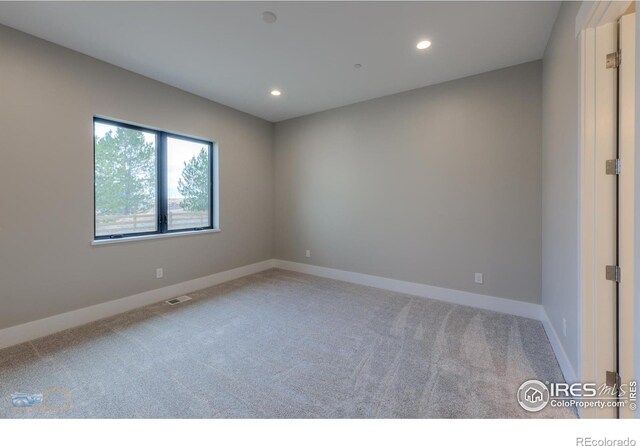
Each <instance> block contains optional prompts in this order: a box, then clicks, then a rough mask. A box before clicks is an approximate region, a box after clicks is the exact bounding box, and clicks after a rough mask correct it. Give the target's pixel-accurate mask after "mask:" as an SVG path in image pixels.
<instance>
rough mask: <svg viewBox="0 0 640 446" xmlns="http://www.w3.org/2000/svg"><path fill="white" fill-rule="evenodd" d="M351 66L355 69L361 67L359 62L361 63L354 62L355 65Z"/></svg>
mask: <svg viewBox="0 0 640 446" xmlns="http://www.w3.org/2000/svg"><path fill="white" fill-rule="evenodd" d="M353 68H356V69H358V68H362V64H361V63H357V64H355V65H354V66H353Z"/></svg>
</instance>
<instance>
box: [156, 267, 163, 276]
mask: <svg viewBox="0 0 640 446" xmlns="http://www.w3.org/2000/svg"><path fill="white" fill-rule="evenodd" d="M163 277H164V270H163V269H162V268H156V279H162V278H163Z"/></svg>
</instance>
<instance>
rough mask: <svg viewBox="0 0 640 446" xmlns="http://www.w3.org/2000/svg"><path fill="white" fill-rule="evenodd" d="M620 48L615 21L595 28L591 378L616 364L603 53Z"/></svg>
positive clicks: (609, 133)
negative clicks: (609, 271) (608, 270)
mask: <svg viewBox="0 0 640 446" xmlns="http://www.w3.org/2000/svg"><path fill="white" fill-rule="evenodd" d="M617 50H618V24H617V23H608V24H606V25H602V26H599V27H597V28H596V30H595V73H596V76H595V104H594V107H595V109H596V116H597V119H596V123H595V163H594V165H595V171H594V186H595V188H594V194H595V208H596V213H595V222H594V223H595V224H594V229H595V230H594V232H595V234H594V235H595V246H594V254H595V255H594V258H595V271H596V273H595V277H594V280H595V302H594V327H593V333H591V334H592V335H593V336H594V344H593V345H594V351H593V356H594V366H595V369H594V370H593V378H594V380H595V381H596V382H597V383H598V385H601V384H605V383H606V381H607V380H606V375H607V371H616V370H617V356H616V344H617V321H616V314H617V311H616V306H617V305H616V299H617V287H618V285H617V283H616V282H615V281H612V280H608V279H607V278H606V276H605V271H606V268H607V266H609V265H617V260H618V259H617V256H618V253H617V249H616V246H617V217H616V215H617V178H616V176H614V175H608V174H607V172H606V170H605V166H606V163H607V161H608V160H612V159H616V158H617V156H618V144H617V142H618V141H617V140H618V136H617V129H618V123H617V121H618V113H617V103H618V101H617V91H618V73H617V69H611V68H607V66H606V60H607V55H608V54H611V53H615V52H616V51H617ZM589 416H595V417H602V418H615V417H616V410H615V409H603V410H594V411H592V413H590V414H589Z"/></svg>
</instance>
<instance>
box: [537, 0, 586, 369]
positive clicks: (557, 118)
mask: <svg viewBox="0 0 640 446" xmlns="http://www.w3.org/2000/svg"><path fill="white" fill-rule="evenodd" d="M578 9H580V2H564V3H563V4H562V7H561V9H560V12H559V14H558V18H557V19H556V23H555V25H554V28H553V31H552V33H551V37H550V39H549V43H548V44H547V49H546V51H545V54H544V59H543V89H542V90H543V116H544V119H543V145H542V146H543V149H542V160H543V161H542V184H543V187H542V203H543V205H542V304H543V306H544V308H545V310H546V312H547V314H548V315H549V319H550V320H551V323H552V324H553V326H554V327H555V329H556V332H557V333H558V334H559V335H560V340H561V342H562V344H563V347H564V349H565V351H566V352H567V355H568V356H569V360H570V361H571V364H572V365H573V367H574V369H575V370H576V371H577V370H578V348H579V343H578V340H579V332H580V326H579V320H578V308H579V276H578V273H579V232H578V227H579V207H578V205H579V193H578V192H579V191H578V187H579V183H578V175H579V170H578V168H579V157H578V154H579V146H578V116H579V110H578V89H579V84H580V82H579V75H578V68H579V58H578V56H579V42H578V40H577V39H576V37H575V18H576V14H577V13H578ZM563 317H565V318H566V320H567V336H566V337H564V336H563V334H562V318H563Z"/></svg>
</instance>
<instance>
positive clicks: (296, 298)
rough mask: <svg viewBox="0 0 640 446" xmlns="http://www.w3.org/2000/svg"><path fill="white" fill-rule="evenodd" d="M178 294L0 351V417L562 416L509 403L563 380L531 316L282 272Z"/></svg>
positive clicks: (563, 414)
mask: <svg viewBox="0 0 640 446" xmlns="http://www.w3.org/2000/svg"><path fill="white" fill-rule="evenodd" d="M191 297H193V300H191V301H188V302H185V303H182V304H180V305H177V306H169V305H167V304H165V303H159V304H155V305H151V306H148V307H145V308H141V309H138V310H135V311H131V312H129V313H125V314H122V315H119V316H115V317H112V318H109V319H105V320H102V321H98V322H94V323H92V324H89V325H85V326H82V327H79V328H75V329H71V330H67V331H65V332H62V333H58V334H55V335H52V336H49V337H46V338H42V339H38V340H36V341H33V342H29V343H26V344H22V345H19V346H15V347H11V348H8V349H5V350H0V417H5V418H21V417H39V418H54V417H67V418H166V417H171V418H193V417H196V418H211V417H232V418H247V417H249V418H258V417H259V418H265V417H266V418H308V417H322V418H362V417H366V418H370V417H371V418H372V417H376V418H378V417H382V418H397V417H400V418H416V417H420V418H435V417H446V418H477V417H481V418H486V417H498V418H503V417H575V413H574V412H573V411H570V410H566V409H563V410H561V409H554V408H551V407H547V408H545V409H543V410H542V411H541V412H538V413H535V414H531V413H528V412H525V411H524V410H523V409H521V408H520V406H519V405H518V403H517V401H516V391H517V389H518V387H519V386H520V384H522V382H524V381H526V380H527V379H531V378H537V379H540V380H542V381H545V380H549V381H561V380H562V374H561V372H560V369H559V367H558V364H557V362H556V359H555V357H554V355H553V352H552V350H551V346H550V344H549V341H548V340H547V337H546V335H545V332H544V329H543V328H542V325H541V324H540V322H538V321H534V320H529V319H524V318H519V317H514V316H508V315H504V314H498V313H493V312H490V311H483V310H476V309H473V308H469V307H463V306H458V305H451V304H447V303H443V302H439V301H435V300H428V299H422V298H417V297H412V296H407V295H402V294H397V293H392V292H389V291H384V290H379V289H375V288H369V287H364V286H359V285H352V284H348V283H345V282H338V281H334V280H329V279H322V278H318V277H313V276H308V275H303V274H297V273H292V272H287V271H282V270H269V271H265V272H263V273H260V274H256V275H253V276H249V277H245V278H242V279H238V280H235V281H232V282H228V283H225V284H223V285H219V286H216V287H213V288H209V289H206V290H202V291H199V292H196V293H192V294H191ZM54 387H55V388H59V389H61V392H54V393H52V394H51V395H50V397H49V402H48V407H50V408H53V407H62V408H63V409H62V410H24V409H15V408H13V407H12V400H11V395H12V394H13V393H16V392H27V393H45V392H46V391H47V389H51V388H54ZM65 393H68V397H69V400H70V401H69V403H70V404H69V408H66V406H65V405H64V404H65V401H64V400H65V398H64V394H65Z"/></svg>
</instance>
